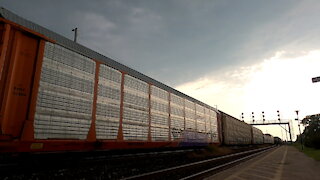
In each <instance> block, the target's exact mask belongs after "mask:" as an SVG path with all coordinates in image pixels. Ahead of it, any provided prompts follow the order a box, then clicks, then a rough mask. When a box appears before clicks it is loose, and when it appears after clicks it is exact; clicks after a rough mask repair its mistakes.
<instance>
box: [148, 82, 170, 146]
mask: <svg viewBox="0 0 320 180" xmlns="http://www.w3.org/2000/svg"><path fill="white" fill-rule="evenodd" d="M168 110H169V93H168V92H167V91H164V90H162V89H160V88H158V87H155V86H151V138H152V140H153V141H168V140H169V111H168Z"/></svg>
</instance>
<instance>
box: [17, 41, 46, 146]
mask: <svg viewBox="0 0 320 180" xmlns="http://www.w3.org/2000/svg"><path fill="white" fill-rule="evenodd" d="M44 48H45V41H44V40H40V43H39V46H38V55H37V59H36V63H35V72H34V78H33V85H32V91H31V92H32V94H31V100H30V106H29V115H28V118H27V119H26V121H25V123H24V126H23V131H22V136H21V140H33V139H34V126H33V124H34V114H35V112H36V105H37V97H38V91H39V85H40V76H41V69H42V62H43V56H44Z"/></svg>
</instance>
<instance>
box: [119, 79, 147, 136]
mask: <svg viewBox="0 0 320 180" xmlns="http://www.w3.org/2000/svg"><path fill="white" fill-rule="evenodd" d="M123 104H124V106H123V124H122V128H123V137H124V140H139V141H146V140H147V139H148V129H149V127H148V126H149V84H147V83H146V82H144V81H141V80H139V79H137V78H135V77H132V76H130V75H127V74H126V75H125V76H124V101H123Z"/></svg>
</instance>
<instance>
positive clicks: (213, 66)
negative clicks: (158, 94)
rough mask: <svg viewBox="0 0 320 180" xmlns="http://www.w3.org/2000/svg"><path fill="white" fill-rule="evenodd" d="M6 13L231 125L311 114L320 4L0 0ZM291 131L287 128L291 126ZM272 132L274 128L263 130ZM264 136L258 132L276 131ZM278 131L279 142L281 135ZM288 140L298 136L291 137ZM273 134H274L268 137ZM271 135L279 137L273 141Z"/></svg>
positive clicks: (315, 101)
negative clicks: (207, 108)
mask: <svg viewBox="0 0 320 180" xmlns="http://www.w3.org/2000/svg"><path fill="white" fill-rule="evenodd" d="M0 5H1V6H3V7H4V8H7V9H9V10H10V11H13V12H14V13H16V14H18V15H20V16H22V17H24V18H26V19H28V20H31V21H33V22H35V23H37V24H40V25H42V26H44V27H47V28H48V29H50V30H53V31H55V32H57V33H59V34H62V35H64V36H66V37H68V38H70V39H73V32H72V31H71V29H73V28H74V27H78V28H79V36H78V42H79V43H80V44H83V45H85V46H87V47H89V48H91V49H93V50H95V51H98V52H100V53H102V54H104V55H106V56H109V57H111V58H113V59H115V60H116V61H118V62H120V63H122V64H124V65H127V66H129V67H131V68H133V69H135V70H137V71H140V72H142V73H144V74H146V75H148V76H150V77H152V78H154V79H156V80H158V81H160V82H163V83H165V84H167V85H169V86H171V87H174V88H177V89H178V90H180V91H182V92H184V93H186V94H188V95H190V96H192V97H195V98H197V99H199V100H201V101H204V102H205V103H207V104H209V105H211V106H215V105H217V106H218V108H219V109H221V110H222V111H225V112H227V113H229V114H231V115H233V116H235V117H237V118H239V117H240V114H241V112H244V113H245V116H246V117H245V118H246V121H249V120H250V114H251V112H253V111H254V112H255V113H256V114H257V115H256V118H257V119H259V118H260V116H261V115H260V114H261V111H265V112H266V116H267V119H275V118H276V110H280V112H281V116H282V117H283V118H284V119H293V118H295V113H294V110H296V109H298V110H300V113H301V115H300V116H301V118H303V116H305V115H308V114H314V113H320V93H319V92H320V83H319V84H316V83H314V84H312V83H311V78H312V77H315V76H320V59H319V58H320V21H319V17H320V10H319V9H320V1H317V0H314V1H307V0H304V1H300V0H282V1H278V0H269V1H262V0H261V1H260V0H239V1H229V0H208V1H205V0H193V1H191V0H170V1H169V0H161V1H159V0H141V1H140V0H127V1H121V0H91V1H87V0H78V1H71V0H68V1H66V0H64V1H62V0H54V1H53V0H51V1H50V0H28V1H22V0H21V1H14V0H2V1H1V2H0ZM295 126H296V125H295ZM272 129H273V130H274V129H277V128H276V127H273V128H272ZM272 129H270V128H269V130H268V129H264V131H268V132H270V133H275V132H273V130H272ZM277 131H278V135H279V132H280V130H277ZM296 133H297V132H296ZM275 134H276V133H275ZM279 136H280V135H279Z"/></svg>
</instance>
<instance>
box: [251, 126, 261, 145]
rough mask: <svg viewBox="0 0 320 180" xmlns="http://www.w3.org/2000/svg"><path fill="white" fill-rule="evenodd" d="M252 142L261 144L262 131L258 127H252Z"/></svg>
mask: <svg viewBox="0 0 320 180" xmlns="http://www.w3.org/2000/svg"><path fill="white" fill-rule="evenodd" d="M252 135H253V144H263V133H262V131H261V130H260V129H258V128H255V127H252Z"/></svg>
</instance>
